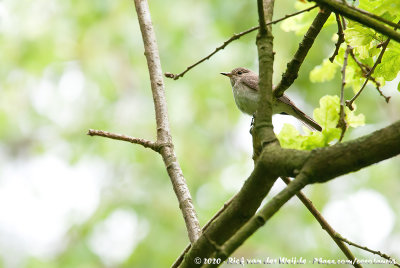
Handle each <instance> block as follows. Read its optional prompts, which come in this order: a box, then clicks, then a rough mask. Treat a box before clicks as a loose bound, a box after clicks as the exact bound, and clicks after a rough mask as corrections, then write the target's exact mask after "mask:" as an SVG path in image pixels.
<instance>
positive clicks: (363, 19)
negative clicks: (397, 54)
mask: <svg viewBox="0 0 400 268" xmlns="http://www.w3.org/2000/svg"><path fill="white" fill-rule="evenodd" d="M311 1H313V2H315V3H317V4H318V5H321V6H323V7H326V8H328V9H330V10H332V11H334V12H337V13H340V14H342V15H343V16H345V17H346V18H349V19H351V20H354V21H357V22H359V23H361V24H363V25H365V26H368V27H370V28H371V29H374V30H375V31H377V32H378V33H381V34H383V35H386V36H387V37H389V38H391V39H393V40H395V41H397V42H400V33H397V32H396V31H395V30H392V29H390V28H389V27H386V26H385V25H383V24H382V23H380V22H379V21H378V20H377V19H375V18H372V17H370V16H368V15H365V14H364V13H365V12H360V11H359V10H356V9H354V8H351V7H349V6H348V5H346V4H343V3H344V1H337V0H311Z"/></svg>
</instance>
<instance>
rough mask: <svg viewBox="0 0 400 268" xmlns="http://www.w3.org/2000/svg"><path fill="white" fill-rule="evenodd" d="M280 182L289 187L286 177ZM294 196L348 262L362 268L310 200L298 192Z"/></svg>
mask: <svg viewBox="0 0 400 268" xmlns="http://www.w3.org/2000/svg"><path fill="white" fill-rule="evenodd" d="M282 180H283V181H284V182H285V183H286V184H287V185H289V184H290V183H291V180H290V179H289V178H288V177H282ZM296 196H297V197H298V198H299V199H300V201H301V202H302V203H303V204H304V206H306V208H307V209H308V210H309V211H310V212H311V214H312V215H313V216H314V218H315V219H316V220H317V221H318V222H319V224H320V225H321V227H322V229H324V230H325V231H326V232H327V233H328V234H329V236H330V237H331V238H332V239H333V241H334V242H335V243H336V244H337V245H338V247H339V248H340V250H341V251H342V252H343V253H344V255H346V257H347V258H348V259H349V260H352V261H353V262H352V263H354V264H353V266H354V267H357V268H361V267H362V266H361V265H360V264H358V263H355V262H354V260H355V257H354V255H353V253H352V252H351V251H350V249H349V248H348V247H347V246H346V245H345V244H344V243H343V242H342V241H340V240H339V239H338V238H337V237H336V235H337V233H336V231H335V230H334V229H333V228H332V226H331V225H330V224H329V223H328V222H327V221H326V219H325V218H324V217H323V216H322V215H321V213H320V212H319V211H318V210H317V208H316V207H315V206H314V205H313V203H312V202H311V200H310V199H308V198H307V196H305V195H304V194H303V193H302V192H301V191H299V192H298V193H297V194H296Z"/></svg>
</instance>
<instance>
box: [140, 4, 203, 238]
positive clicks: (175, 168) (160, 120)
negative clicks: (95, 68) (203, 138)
mask: <svg viewBox="0 0 400 268" xmlns="http://www.w3.org/2000/svg"><path fill="white" fill-rule="evenodd" d="M135 7H136V13H137V15H138V20H139V25H140V30H141V33H142V38H143V43H144V51H145V53H144V54H145V56H146V60H147V66H148V69H149V74H150V82H151V91H152V94H153V101H154V107H155V114H156V123H157V143H158V144H172V137H171V131H170V128H169V120H168V111H167V102H166V99H165V90H164V80H163V74H162V69H161V62H160V55H159V53H158V47H157V40H156V35H155V32H154V28H153V23H152V21H151V15H150V10H149V5H148V3H147V0H135ZM160 154H161V156H162V158H163V160H164V165H165V167H166V169H167V172H168V175H169V177H170V179H171V182H172V187H173V189H174V192H175V195H176V197H177V198H178V202H179V208H180V209H181V212H182V214H183V218H184V220H185V224H186V229H187V232H188V236H189V240H190V242H191V243H194V242H195V241H196V240H197V239H198V238H199V237H200V234H201V229H200V224H199V220H198V219H197V214H196V211H195V209H194V206H193V201H192V197H191V195H190V192H189V188H188V186H187V184H186V180H185V178H184V176H183V173H182V169H181V167H180V165H179V162H178V160H177V158H176V155H175V151H174V148H173V146H162V147H161V148H160Z"/></svg>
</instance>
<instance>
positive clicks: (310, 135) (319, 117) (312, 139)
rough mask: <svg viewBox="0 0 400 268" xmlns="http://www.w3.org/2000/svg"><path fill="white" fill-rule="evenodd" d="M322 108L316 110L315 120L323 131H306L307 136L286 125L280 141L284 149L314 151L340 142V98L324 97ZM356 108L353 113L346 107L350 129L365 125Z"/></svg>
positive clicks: (280, 134) (321, 101) (362, 116)
mask: <svg viewBox="0 0 400 268" xmlns="http://www.w3.org/2000/svg"><path fill="white" fill-rule="evenodd" d="M319 102H320V108H316V109H315V110H314V119H315V121H317V122H318V124H319V125H320V126H321V127H322V131H321V132H319V131H311V130H308V129H305V132H306V135H302V134H300V132H299V131H297V129H296V128H295V127H294V126H292V125H289V124H285V125H284V127H283V128H282V130H281V132H279V134H278V139H279V142H280V144H281V146H282V147H285V148H292V149H298V150H312V149H315V148H318V147H325V146H329V145H331V144H333V142H337V141H339V138H340V135H341V130H340V129H339V128H337V124H338V122H339V111H340V99H339V97H338V96H324V97H322V98H321V100H320V101H319ZM355 110H356V108H354V110H353V111H351V110H350V109H349V108H347V107H345V117H344V119H345V120H346V123H347V124H348V126H349V127H359V126H363V125H364V124H365V122H364V121H365V118H364V115H363V114H359V115H355V113H354V112H355Z"/></svg>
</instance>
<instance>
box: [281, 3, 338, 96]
mask: <svg viewBox="0 0 400 268" xmlns="http://www.w3.org/2000/svg"><path fill="white" fill-rule="evenodd" d="M330 14H331V12H330V11H328V10H323V9H321V10H320V11H319V13H318V15H317V16H316V17H315V19H314V21H313V22H312V23H311V25H310V28H308V31H307V33H306V34H305V35H304V38H303V40H302V41H301V43H300V44H299V48H298V49H297V51H296V53H295V54H294V57H293V59H292V60H291V61H290V62H289V63H288V64H287V68H286V71H285V73H284V74H283V75H282V79H281V81H280V82H279V84H278V85H277V86H276V87H275V90H274V96H275V97H277V98H279V97H280V96H282V95H283V93H284V92H285V90H286V89H288V88H289V87H290V86H291V85H292V84H293V82H294V80H296V78H297V76H298V74H299V70H300V67H301V65H302V64H303V61H304V59H305V58H306V56H307V54H308V52H309V51H310V48H311V47H312V45H313V44H314V41H315V38H316V37H317V35H318V34H319V32H320V31H321V29H322V26H324V24H325V22H326V21H327V20H328V18H329V16H330Z"/></svg>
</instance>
